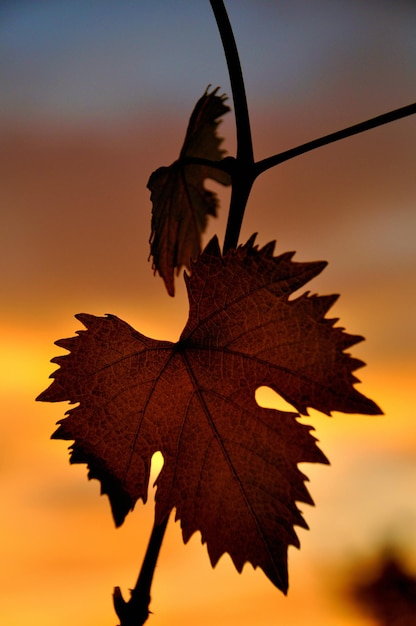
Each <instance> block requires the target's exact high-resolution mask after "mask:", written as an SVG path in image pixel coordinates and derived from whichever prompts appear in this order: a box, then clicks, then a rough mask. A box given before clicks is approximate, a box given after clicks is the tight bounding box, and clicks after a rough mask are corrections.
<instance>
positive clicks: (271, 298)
mask: <svg viewBox="0 0 416 626" xmlns="http://www.w3.org/2000/svg"><path fill="white" fill-rule="evenodd" d="M273 249H274V244H273V243H272V244H268V245H266V246H265V247H263V248H262V249H258V247H257V246H255V245H254V237H252V238H251V239H250V240H249V241H248V242H247V244H245V245H244V246H240V247H239V248H238V249H237V250H231V251H229V252H228V253H227V254H226V255H225V256H221V253H220V250H219V246H218V241H217V240H216V238H214V239H213V240H212V241H211V242H210V244H208V246H207V247H206V249H205V250H204V252H203V253H202V254H201V255H200V257H199V258H198V259H197V261H196V262H193V263H192V273H191V275H190V276H186V277H185V278H186V286H187V290H188V297H189V306H190V310H189V318H188V322H187V324H186V326H185V328H184V330H183V332H182V335H181V337H180V339H179V341H178V342H177V343H171V342H166V341H158V340H155V339H150V338H148V337H145V336H144V335H142V334H141V333H139V332H137V331H136V330H134V329H133V328H132V327H131V326H129V325H128V324H127V323H125V322H123V321H121V320H120V319H118V318H117V317H115V316H113V315H108V316H106V317H94V316H92V315H85V314H82V315H77V318H78V319H79V320H80V321H81V322H82V323H83V324H84V325H85V327H86V328H87V330H81V331H78V333H77V334H78V336H77V337H73V338H70V339H63V340H60V341H58V342H57V345H58V346H60V347H62V348H65V349H66V350H68V351H69V354H66V355H64V356H58V357H56V358H54V359H53V361H54V362H55V363H58V364H59V365H60V368H59V369H58V370H57V371H56V372H55V373H54V374H52V378H54V381H53V382H52V384H51V386H50V387H49V388H48V389H47V390H46V391H44V392H43V393H42V394H41V395H40V396H39V398H38V399H39V400H43V401H48V402H57V401H62V400H68V401H69V402H70V403H71V404H73V403H79V404H78V406H76V407H75V408H72V409H71V410H69V411H68V413H67V417H66V418H64V419H63V420H62V421H61V422H60V426H59V428H58V430H57V431H56V432H55V433H54V435H53V437H55V438H58V439H68V440H75V443H74V444H73V445H72V446H71V449H72V456H71V462H72V463H87V464H88V466H89V477H90V478H98V479H99V480H100V481H101V484H102V491H103V492H104V493H107V494H108V496H109V498H110V502H111V507H112V511H113V516H114V519H115V522H116V524H117V525H120V524H121V523H122V522H123V520H124V518H125V516H126V514H127V513H128V512H129V510H131V509H132V508H133V507H134V504H135V502H136V501H137V499H139V498H141V499H142V500H143V501H146V498H147V491H148V481H149V473H150V463H151V458H152V455H153V454H154V453H155V452H156V451H161V453H162V455H163V457H164V465H163V469H162V471H161V473H160V475H159V477H158V479H157V492H156V511H155V516H156V523H161V522H162V521H163V520H164V519H165V518H166V516H167V515H168V514H169V512H170V511H171V510H172V509H173V508H176V518H177V519H180V521H181V526H182V531H183V538H184V541H185V542H186V541H188V539H189V538H190V537H191V535H192V534H193V533H195V532H196V531H198V530H199V531H200V532H201V535H202V542H206V543H207V547H208V552H209V556H210V559H211V562H212V564H213V565H215V563H216V562H217V561H218V559H219V558H220V556H221V555H222V554H223V553H225V552H228V553H229V554H230V555H231V558H232V560H233V562H234V564H235V566H236V568H237V570H238V571H241V569H242V567H243V565H244V563H245V562H247V561H248V562H250V563H252V565H253V566H254V567H256V566H260V567H261V568H262V569H263V570H264V572H265V573H266V575H267V576H268V577H269V578H270V580H271V581H272V582H273V583H274V584H275V585H276V586H277V587H279V588H280V589H282V590H283V591H284V592H285V591H286V589H287V585H288V582H287V549H288V546H289V545H295V546H299V541H298V538H297V536H296V533H295V530H294V526H296V525H297V526H302V527H304V528H307V525H306V523H305V521H304V519H303V517H302V514H301V512H300V511H299V509H298V508H297V505H296V502H305V503H309V504H312V500H311V497H310V495H309V493H308V491H307V489H306V487H305V480H306V477H305V476H304V475H303V474H302V473H301V472H300V471H299V469H298V467H297V465H298V464H299V463H303V462H311V463H316V462H318V463H326V462H327V461H326V458H325V456H324V455H323V454H322V452H321V451H320V450H319V448H318V447H317V446H316V440H315V439H314V437H313V436H312V435H311V430H312V429H311V427H310V426H306V425H304V424H302V423H301V422H300V421H299V419H298V418H299V415H298V413H295V412H282V411H277V410H272V409H266V408H262V407H260V406H259V405H258V404H257V403H256V401H255V391H256V389H258V388H259V387H260V386H263V385H267V386H269V387H271V388H272V389H274V390H275V391H276V392H278V393H279V394H280V395H281V396H282V397H283V398H285V399H286V400H287V401H288V402H289V403H291V404H292V405H293V407H295V409H296V410H297V411H299V413H304V414H306V413H307V407H313V408H315V409H318V410H320V411H323V412H324V413H327V414H330V412H331V411H344V412H347V413H367V414H376V413H379V412H380V411H379V408H378V407H377V405H376V404H375V403H374V402H372V401H371V400H369V399H367V398H366V397H365V396H363V395H362V394H360V393H359V392H358V391H357V390H356V389H355V387H354V383H355V382H356V381H357V379H356V378H355V377H354V375H353V373H352V372H353V371H354V370H355V369H357V368H358V367H360V366H362V365H363V363H362V362H361V361H358V360H356V359H353V358H351V356H350V355H349V354H347V353H346V352H345V349H347V348H349V347H350V346H352V345H353V344H355V343H357V342H358V341H360V340H361V339H362V338H361V337H358V336H354V335H349V334H346V333H345V332H344V330H343V329H342V328H339V327H336V326H335V322H336V320H334V319H327V318H326V317H325V314H326V313H327V311H328V309H329V308H330V307H331V305H332V304H333V302H334V301H335V299H336V296H325V297H320V296H317V295H309V293H305V294H303V295H300V296H299V297H296V298H290V296H291V295H292V294H293V292H294V291H296V290H297V289H299V288H300V287H302V286H303V285H304V284H305V283H307V282H308V281H309V280H310V279H311V278H313V277H314V276H316V275H317V274H318V273H319V272H320V271H321V270H322V269H323V267H324V266H325V263H324V262H316V263H296V262H294V261H292V256H293V254H292V253H287V254H282V255H280V256H277V257H275V256H273Z"/></svg>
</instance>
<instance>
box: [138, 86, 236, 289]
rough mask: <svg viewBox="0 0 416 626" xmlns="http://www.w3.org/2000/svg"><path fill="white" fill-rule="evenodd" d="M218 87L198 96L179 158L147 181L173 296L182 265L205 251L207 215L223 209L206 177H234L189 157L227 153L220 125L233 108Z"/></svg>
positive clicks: (157, 244)
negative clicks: (189, 160)
mask: <svg viewBox="0 0 416 626" xmlns="http://www.w3.org/2000/svg"><path fill="white" fill-rule="evenodd" d="M217 91H218V87H217V89H214V91H212V92H211V93H209V92H208V90H207V91H206V92H205V93H204V95H203V96H202V97H201V98H200V99H199V100H198V102H197V104H196V106H195V109H194V111H193V113H192V115H191V118H190V120H189V125H188V129H187V132H186V136H185V142H184V144H183V147H182V150H181V152H180V156H179V160H178V161H175V162H174V163H173V164H172V165H171V166H170V167H160V168H159V169H158V170H156V171H155V172H153V174H152V175H151V177H150V179H149V182H148V184H147V186H148V188H149V189H150V191H151V200H152V203H153V210H152V234H151V237H150V245H151V247H150V255H151V256H152V257H153V269H154V270H155V271H158V272H159V274H160V275H161V276H162V278H163V280H164V282H165V285H166V288H167V290H168V293H169V294H170V295H171V296H173V295H174V291H175V287H174V270H175V268H176V270H177V272H179V269H180V268H181V267H182V266H185V267H188V268H189V263H190V260H191V259H195V258H196V257H197V256H198V254H199V253H200V251H201V234H202V233H203V232H204V230H205V228H206V224H207V216H208V215H213V216H216V213H217V204H218V202H217V196H216V195H215V193H213V192H212V191H209V190H208V189H205V187H204V181H205V179H206V178H211V179H212V180H215V181H216V182H218V183H221V184H222V185H229V184H230V182H231V180H230V176H229V175H228V174H227V173H225V172H224V171H223V170H221V169H217V168H213V167H209V166H207V165H199V164H184V162H183V159H185V158H186V157H198V158H203V159H209V160H210V161H219V160H220V159H222V157H223V155H224V151H223V150H221V149H220V145H221V143H222V139H221V138H220V137H218V135H217V127H218V124H219V123H220V122H219V118H220V117H221V116H222V115H224V114H225V113H227V111H229V110H230V109H229V107H228V106H227V105H226V104H225V103H224V101H225V100H226V97H225V96H224V95H222V96H218V95H217Z"/></svg>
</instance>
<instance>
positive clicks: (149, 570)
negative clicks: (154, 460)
mask: <svg viewBox="0 0 416 626" xmlns="http://www.w3.org/2000/svg"><path fill="white" fill-rule="evenodd" d="M168 520H169V515H167V516H166V518H165V519H164V521H163V522H162V523H161V524H154V525H153V529H152V533H151V535H150V539H149V543H148V546H147V550H146V554H145V557H144V559H143V564H142V568H141V570H140V574H139V577H138V579H137V582H136V586H135V587H134V589H132V590H130V600H128V601H127V602H126V601H125V600H124V598H123V596H122V593H121V590H120V587H115V588H114V593H113V604H114V609H115V612H116V613H117V617H118V618H119V619H120V625H119V626H142V625H143V624H144V623H145V622H146V621H147V618H148V617H149V615H150V613H151V611H150V610H149V605H150V589H151V586H152V581H153V575H154V572H155V567H156V563H157V559H158V556H159V552H160V547H161V545H162V541H163V538H164V536H165V532H166V527H167V524H168Z"/></svg>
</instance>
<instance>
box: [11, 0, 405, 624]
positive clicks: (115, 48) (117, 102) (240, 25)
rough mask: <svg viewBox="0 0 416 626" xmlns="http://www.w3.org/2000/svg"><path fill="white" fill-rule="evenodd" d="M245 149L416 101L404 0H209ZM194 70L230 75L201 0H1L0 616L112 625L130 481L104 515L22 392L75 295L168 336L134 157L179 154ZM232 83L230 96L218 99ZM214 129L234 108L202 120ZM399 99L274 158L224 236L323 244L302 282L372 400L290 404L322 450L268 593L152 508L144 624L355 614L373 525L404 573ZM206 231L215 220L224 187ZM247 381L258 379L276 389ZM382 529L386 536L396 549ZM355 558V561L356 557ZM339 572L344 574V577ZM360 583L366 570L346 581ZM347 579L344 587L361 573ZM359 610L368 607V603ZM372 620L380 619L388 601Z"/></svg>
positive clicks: (208, 76)
mask: <svg viewBox="0 0 416 626" xmlns="http://www.w3.org/2000/svg"><path fill="white" fill-rule="evenodd" d="M227 8H228V10H229V14H230V18H231V20H232V23H233V27H234V30H235V35H236V39H237V43H238V45H239V49H240V54H241V61H242V65H243V70H244V75H245V80H246V87H247V95H248V101H249V107H250V112H251V121H252V131H253V139H254V148H255V156H256V158H257V159H260V158H263V157H266V156H269V155H271V154H275V153H277V152H280V151H283V150H286V149H289V148H291V147H294V146H296V145H298V144H300V143H303V142H305V141H308V140H312V139H314V138H316V137H319V136H321V135H323V134H326V133H330V132H333V131H336V130H338V129H340V128H343V127H346V126H348V125H351V124H354V123H356V122H360V121H362V120H365V119H367V118H369V117H372V116H375V115H378V114H381V113H384V112H386V111H388V110H391V109H395V108H398V107H400V106H404V105H407V104H410V103H411V102H413V101H414V100H415V83H416V81H415V79H416V69H415V68H416V38H415V37H414V26H415V18H416V4H415V3H414V1H413V0H408V1H406V0H394V1H393V0H377V1H376V0H348V2H346V1H344V0H291V1H290V2H288V1H287V0H274V1H270V0H268V1H267V0H256V1H255V2H254V1H253V0H250V1H248V0H238V1H237V0H229V1H228V2H227ZM208 84H211V85H213V86H214V87H215V86H217V85H219V86H221V89H222V90H223V91H224V92H225V93H227V94H229V95H231V91H230V86H229V80H228V76H227V73H226V66H225V61H224V58H223V53H222V49H221V44H220V40H219V36H218V33H217V30H216V25H215V22H214V19H213V16H212V14H211V9H210V6H209V2H208V0H193V1H192V2H191V1H190V0H176V1H175V2H168V1H167V0H151V1H150V0H141V1H137V2H130V1H128V0H117V1H116V0H100V1H98V0H88V1H87V2H85V0H71V1H70V0H54V2H49V1H47V0H30V1H24V0H14V1H8V0H3V1H2V2H1V3H0V90H1V95H0V113H1V115H0V208H1V220H2V228H1V239H2V241H1V246H0V254H1V264H0V271H1V294H2V304H1V311H0V315H1V318H0V323H1V344H0V345H1V363H0V367H1V376H0V387H1V390H0V391H1V405H2V417H1V426H0V428H1V431H0V480H1V491H2V503H3V507H2V508H3V514H2V515H1V518H0V542H1V555H2V556H1V560H2V571H1V573H0V589H1V591H0V594H1V596H2V597H1V601H0V615H1V620H2V623H5V624H6V623H7V624H8V625H9V626H24V625H26V624H30V625H31V626H37V625H39V626H40V625H42V626H56V624H59V625H60V626H69V625H73V624H74V623H76V624H79V625H81V626H114V624H115V623H116V622H117V617H116V616H115V614H114V612H113V608H112V601H111V593H112V589H113V587H114V586H115V585H119V586H121V588H122V590H123V592H124V595H125V596H127V589H128V588H129V587H132V586H133V585H134V583H135V580H136V576H137V573H138V571H139V567H140V564H141V560H142V557H143V554H144V550H145V547H146V544H147V539H148V536H149V534H150V529H151V525H152V504H151V500H152V490H150V496H149V502H148V504H147V505H146V506H145V507H144V506H143V505H142V504H140V503H139V504H137V506H136V508H135V511H134V512H133V513H132V514H131V515H130V516H129V517H128V519H127V521H126V522H125V524H124V526H123V527H122V528H120V529H118V530H115V528H114V526H113V522H112V518H111V514H110V509H109V505H108V501H107V499H106V498H105V497H99V485H98V483H97V482H96V481H92V482H88V481H87V479H86V468H85V466H74V467H70V466H69V464H68V452H67V447H68V446H67V443H65V442H62V441H50V439H49V437H50V435H51V433H52V432H53V430H54V425H55V422H56V421H57V420H58V419H61V418H62V416H63V414H64V412H65V410H66V406H65V405H64V404H62V405H47V404H37V403H35V401H34V398H35V397H36V396H37V395H38V394H39V393H40V392H41V391H42V390H43V389H44V388H45V387H46V386H47V385H48V376H49V374H50V373H51V372H52V371H53V370H54V369H55V366H54V365H53V364H50V363H49V361H50V359H51V358H52V357H53V356H54V355H56V354H57V353H59V352H60V350H59V349H58V348H56V347H55V346H54V345H53V342H54V341H55V340H56V339H58V338H60V337H68V336H72V335H73V334H74V332H75V331H76V330H77V329H78V328H79V324H78V322H77V321H76V320H75V319H74V317H73V316H74V314H76V313H79V312H88V313H93V314H96V315H103V314H105V313H113V314H115V315H117V316H119V317H121V318H122V319H125V320H126V321H127V322H129V323H130V324H131V325H133V326H134V327H136V328H137V329H138V330H140V331H141V332H143V333H145V334H147V335H149V336H151V337H154V338H160V339H170V340H176V339H177V338H178V337H179V334H180V332H181V329H182V327H183V325H184V324H185V321H186V317H187V302H186V296H185V290H184V287H183V284H182V281H181V279H178V280H177V285H176V290H177V295H176V296H175V298H174V299H172V298H170V297H169V296H168V295H167V293H166V292H165V289H164V286H163V283H162V281H161V279H160V278H159V277H154V276H153V273H152V270H151V265H150V263H149V261H148V254H149V245H148V239H149V235H150V211H151V205H150V201H149V193H148V191H147V190H146V183H147V180H148V177H149V175H150V173H151V172H152V171H153V170H155V169H156V168H157V167H159V166H161V165H169V164H170V163H171V162H172V161H173V160H175V159H176V158H177V155H178V153H179V149H180V147H181V145H182V141H183V138H184V133H185V130H186V126H187V121H188V118H189V115H190V113H191V111H192V108H193V106H194V104H195V103H196V101H197V99H198V98H199V97H200V96H201V95H202V93H203V92H204V91H205V89H206V87H207V85H208ZM230 104H232V103H231V101H230ZM220 132H221V134H222V135H223V136H224V137H225V142H224V147H225V148H227V150H228V152H229V154H234V150H235V130H234V122H233V115H232V113H229V114H228V115H227V116H226V119H225V120H224V123H223V124H222V126H221V127H220ZM415 146H416V120H415V119H413V118H407V119H404V120H401V121H397V122H394V123H392V124H390V125H388V126H385V127H382V128H378V129H374V130H372V131H370V132H368V133H366V134H364V135H359V136H357V137H353V138H350V139H347V140H344V141H342V142H339V143H337V144H333V145H331V146H327V147H325V148H322V149H320V150H317V151H314V152H311V153H309V154H307V155H304V156H302V157H299V158H297V159H294V160H292V161H289V162H287V163H285V164H283V165H281V166H279V167H278V168H275V169H274V170H272V171H269V172H267V173H266V174H264V175H263V176H262V178H261V180H259V181H258V182H257V183H256V186H255V188H254V190H253V193H252V196H251V199H250V203H249V206H248V209H247V214H246V218H245V222H244V226H243V232H242V236H241V242H244V241H245V240H246V239H247V238H248V237H249V236H250V235H251V234H252V233H253V232H258V233H259V234H258V241H259V243H261V244H264V243H266V242H267V241H269V240H271V239H276V240H277V248H276V251H277V252H284V251H287V250H296V251H297V255H296V259H297V260H302V261H314V260H320V259H324V260H327V261H328V262H329V265H328V267H327V268H326V269H325V271H324V272H323V274H322V275H321V276H320V277H318V278H317V279H315V280H314V281H313V283H312V284H311V285H310V287H309V286H308V288H310V289H311V290H312V292H318V293H321V294H328V293H341V298H340V299H339V301H338V302H337V303H336V305H335V306H334V308H333V310H332V313H333V315H331V316H336V317H340V318H341V321H340V324H342V326H345V327H346V328H347V330H348V331H349V332H351V333H353V334H362V335H364V336H365V337H366V341H365V342H363V343H360V344H359V345H357V346H354V347H353V349H352V352H353V355H354V356H355V357H357V358H361V359H363V360H364V361H365V362H366V363H368V366H367V367H366V368H364V369H362V370H360V371H359V372H358V376H359V377H360V379H361V380H362V384H361V385H360V387H359V388H360V391H362V392H363V393H364V394H365V395H368V396H369V397H371V398H372V399H374V400H375V401H376V402H377V403H378V404H379V405H380V406H381V407H382V409H383V411H384V413H385V415H384V416H381V417H379V416H378V417H368V416H366V417H364V416H357V415H348V416H343V415H340V414H335V415H334V416H333V417H332V418H328V417H325V416H321V415H319V414H318V413H316V412H311V415H310V418H308V419H306V418H305V421H308V422H309V423H311V424H313V426H314V427H315V428H316V431H317V432H316V436H317V437H318V439H319V440H320V446H321V448H322V449H323V450H324V452H325V454H326V455H327V456H328V457H329V459H330V461H331V466H330V467H327V466H322V467H314V466H306V465H305V466H302V470H303V471H305V472H306V474H307V475H308V476H309V477H310V485H309V488H310V492H311V494H312V496H313V498H314V500H315V503H316V507H308V506H304V507H302V508H303V512H304V515H305V517H306V520H307V521H308V523H309V525H310V530H309V531H304V530H299V536H300V540H301V544H302V547H301V550H300V551H298V550H294V549H290V551H289V574H290V589H289V594H288V596H287V597H284V596H283V595H282V594H281V593H280V592H278V591H277V590H276V589H275V588H273V586H272V585H271V583H270V582H269V581H268V580H267V579H266V577H265V576H264V575H263V573H262V572H261V571H260V570H257V571H254V570H253V569H252V567H251V566H250V565H247V566H246V567H245V568H244V571H243V573H242V574H241V575H239V574H238V573H237V572H236V571H235V570H234V569H233V566H232V564H231V561H230V559H229V558H228V556H227V555H225V556H224V557H223V558H222V559H221V560H220V562H219V564H218V565H217V567H216V568H215V570H212V569H211V566H210V564H209V559H208V556H207V553H206V548H205V546H201V544H200V536H199V535H194V536H193V537H192V539H191V540H190V542H189V543H188V544H187V545H186V546H184V545H183V543H182V539H181V534H180V528H179V524H175V523H173V521H171V523H170V525H169V529H168V534H167V537H166V540H165V543H164V545H163V547H162V552H161V556H160V560H159V565H158V567H157V570H156V577H155V582H154V588H153V601H152V604H151V609H152V611H153V613H154V614H153V615H152V616H151V617H150V621H149V623H151V624H153V626H167V625H168V624H169V626H176V625H179V624H180V625H181V626H185V625H188V624H189V625H191V624H195V623H198V624H199V625H200V626H205V625H206V626H208V624H210V625H211V624H212V623H215V624H217V626H234V625H237V624H238V625H239V626H245V625H247V626H248V625H252V624H253V623H255V624H256V625H258V626H271V625H275V624H277V623H284V624H286V626H298V625H301V624H305V623H308V625H309V626H347V625H349V624H354V625H357V626H366V625H367V626H370V625H371V624H373V625H374V624H381V623H382V622H381V621H380V619H379V618H377V617H374V615H373V614H371V613H370V612H368V613H367V612H366V611H365V610H363V606H362V602H361V603H360V602H356V601H355V600H354V598H356V597H357V593H353V592H352V591H351V589H352V588H353V587H354V585H355V583H356V582H357V581H358V582H359V580H358V579H359V578H360V576H361V575H363V576H364V578H365V573H366V571H367V570H366V568H367V567H368V571H369V572H370V571H372V572H374V563H376V562H377V559H378V555H379V552H380V551H382V549H383V547H384V546H386V545H389V546H391V549H392V550H393V551H396V552H397V553H400V555H401V556H400V563H401V566H403V567H404V568H407V569H406V571H408V572H410V574H409V575H410V576H413V575H414V573H415V572H416V532H415V527H416V500H415V481H416V425H415V418H416V408H415V400H416V393H415V373H416V361H415V348H416V335H415V330H414V311H415V308H416V295H415V274H416V271H415V268H416V264H415V262H416V249H415V244H414V238H415V232H416V211H415V202H416V177H415V165H416V154H415V152H416V150H415ZM220 194H221V202H222V207H221V210H220V215H219V217H218V219H216V220H212V221H211V222H210V225H209V229H208V232H207V234H206V237H205V241H207V240H208V239H209V238H210V237H211V236H212V235H213V234H214V233H217V234H218V236H219V238H220V240H221V239H222V237H223V234H224V228H225V220H226V215H227V199H228V191H227V190H225V191H224V190H223V189H220ZM274 400H275V399H274V398H273V394H271V393H264V394H263V397H262V401H263V402H266V403H269V404H270V403H271V404H272V403H273V402H274ZM396 552H395V553H396ZM371 568H373V569H371ZM360 584H361V583H360ZM362 584H364V582H362ZM360 597H361V596H360ZM377 620H378V621H377ZM391 623H393V622H391Z"/></svg>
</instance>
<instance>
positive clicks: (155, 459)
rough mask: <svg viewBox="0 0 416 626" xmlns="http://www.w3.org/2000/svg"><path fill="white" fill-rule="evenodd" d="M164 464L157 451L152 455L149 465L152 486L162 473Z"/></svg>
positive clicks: (161, 456) (160, 454)
mask: <svg viewBox="0 0 416 626" xmlns="http://www.w3.org/2000/svg"><path fill="white" fill-rule="evenodd" d="M164 462H165V461H164V458H163V455H162V453H161V452H159V450H158V451H157V452H155V453H154V454H153V456H152V460H151V465H150V480H151V483H152V484H154V482H155V481H156V480H157V477H158V476H159V474H160V472H161V471H162V467H163V464H164Z"/></svg>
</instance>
